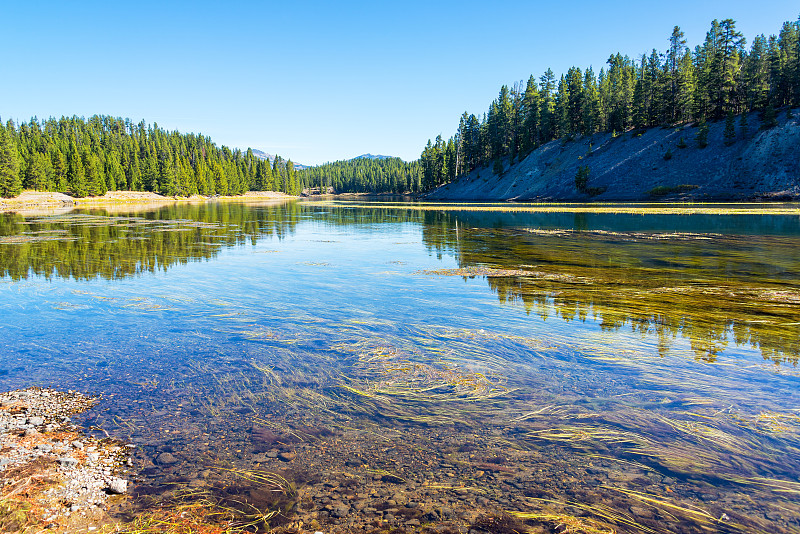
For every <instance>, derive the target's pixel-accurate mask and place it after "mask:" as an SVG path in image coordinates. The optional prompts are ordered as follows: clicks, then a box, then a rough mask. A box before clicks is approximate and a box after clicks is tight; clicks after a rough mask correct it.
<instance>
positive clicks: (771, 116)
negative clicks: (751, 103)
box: [761, 103, 778, 130]
mask: <svg viewBox="0 0 800 534" xmlns="http://www.w3.org/2000/svg"><path fill="white" fill-rule="evenodd" d="M777 125H778V117H777V115H776V114H775V108H774V107H772V104H771V103H770V104H767V107H766V109H765V110H764V113H762V114H761V129H762V130H768V129H770V128H774V127H775V126H777Z"/></svg>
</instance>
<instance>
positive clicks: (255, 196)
mask: <svg viewBox="0 0 800 534" xmlns="http://www.w3.org/2000/svg"><path fill="white" fill-rule="evenodd" d="M291 198H295V197H293V196H290V195H287V194H285V193H277V192H274V191H248V192H247V193H245V194H244V195H236V196H211V197H206V196H202V195H192V196H190V197H166V196H162V195H159V194H157V193H150V192H147V191H109V192H108V193H106V194H105V195H103V196H101V197H84V198H74V197H71V196H69V195H65V194H64V193H54V192H40V191H23V192H22V193H21V194H20V195H19V196H17V197H14V198H0V212H4V211H13V212H21V213H24V214H25V215H40V214H52V213H62V212H64V211H69V210H70V209H74V208H80V207H100V206H114V205H120V204H124V205H126V206H127V205H132V204H135V205H158V204H171V203H176V202H210V201H220V200H238V201H242V200H245V201H264V200H286V199H291Z"/></svg>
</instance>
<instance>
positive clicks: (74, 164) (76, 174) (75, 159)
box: [67, 136, 89, 197]
mask: <svg viewBox="0 0 800 534" xmlns="http://www.w3.org/2000/svg"><path fill="white" fill-rule="evenodd" d="M67 188H68V190H69V192H70V193H72V195H73V196H76V197H85V196H86V195H88V194H89V191H88V188H87V187H86V176H85V174H84V170H83V161H82V160H81V155H80V153H79V152H78V147H77V144H76V143H75V137H74V136H73V137H72V139H71V141H70V145H69V155H68V156H67Z"/></svg>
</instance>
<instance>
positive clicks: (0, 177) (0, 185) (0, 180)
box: [0, 124, 22, 197]
mask: <svg viewBox="0 0 800 534" xmlns="http://www.w3.org/2000/svg"><path fill="white" fill-rule="evenodd" d="M12 131H13V130H12ZM21 192H22V180H21V179H20V177H19V154H18V153H17V147H16V143H15V142H14V139H13V137H12V135H11V133H10V132H9V131H8V129H7V128H5V127H3V125H2V124H0V197H15V196H17V195H19V194H20V193H21Z"/></svg>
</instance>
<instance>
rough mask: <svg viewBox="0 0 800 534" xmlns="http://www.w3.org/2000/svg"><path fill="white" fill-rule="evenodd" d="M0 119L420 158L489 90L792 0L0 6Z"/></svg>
mask: <svg viewBox="0 0 800 534" xmlns="http://www.w3.org/2000/svg"><path fill="white" fill-rule="evenodd" d="M0 12H2V13H3V17H2V19H3V22H4V24H3V31H2V34H1V35H2V37H0V39H2V41H3V42H4V44H5V47H4V48H5V50H6V52H5V53H4V54H3V57H2V59H0V118H2V120H3V121H6V120H8V119H12V120H14V121H15V122H19V121H23V122H24V121H27V120H29V119H30V118H31V117H34V116H36V117H38V118H40V119H44V118H48V117H56V118H58V117H61V116H73V115H77V116H83V117H87V118H88V117H90V116H92V115H95V114H98V115H112V116H115V117H123V118H130V119H132V120H133V121H134V122H139V121H140V120H145V122H147V123H150V124H152V123H157V124H158V126H159V127H162V128H165V129H167V130H169V131H173V130H178V131H180V132H181V133H190V132H192V133H202V134H203V135H206V136H209V137H211V139H212V140H213V141H214V142H215V143H216V144H217V145H226V146H229V147H232V148H241V149H246V148H248V147H251V148H256V149H259V150H263V151H265V152H268V153H270V154H276V153H277V154H279V155H281V156H283V157H284V158H291V159H292V160H293V161H295V162H299V163H302V164H306V165H317V164H321V163H324V162H327V161H334V160H340V159H349V158H351V157H354V156H357V155H360V154H363V153H372V154H384V155H391V156H399V157H401V158H403V159H405V160H414V159H416V158H418V157H419V154H420V152H421V151H422V148H423V147H424V145H425V143H426V142H427V140H428V139H433V138H435V137H436V135H439V134H441V135H442V136H443V137H444V138H448V137H450V136H451V135H452V134H453V133H454V132H455V129H456V127H457V125H458V119H459V117H460V116H461V114H462V113H463V112H464V111H467V112H469V113H475V114H476V115H480V114H482V113H484V112H485V111H486V110H487V109H488V107H489V104H490V103H491V101H492V100H493V99H494V98H496V97H497V94H498V92H499V89H500V86H501V85H503V84H506V85H509V86H511V85H513V84H514V83H515V82H519V81H521V80H522V81H526V80H527V79H528V77H529V76H530V75H531V74H533V75H535V76H536V77H537V78H538V77H539V76H540V75H541V74H542V72H544V71H545V70H546V69H547V68H548V67H549V68H552V69H553V71H554V72H555V73H556V76H560V74H562V73H566V71H567V69H568V68H569V67H571V66H577V67H580V68H581V69H584V68H586V67H588V66H592V67H593V68H594V70H595V72H596V73H597V72H599V70H600V68H601V67H603V66H604V65H605V61H606V60H607V59H608V57H609V55H611V54H612V53H616V52H620V53H622V54H627V55H629V56H631V57H638V56H640V55H641V54H642V53H648V52H649V51H650V50H652V49H653V48H656V49H657V50H659V51H664V50H666V48H667V45H668V39H669V36H670V34H671V32H672V28H673V27H674V26H675V25H678V26H680V27H681V29H682V30H683V31H684V32H685V34H686V38H687V40H688V45H689V46H691V47H694V46H695V45H697V44H700V43H701V42H702V40H703V39H704V38H705V34H706V32H707V31H708V28H709V26H710V23H711V21H712V20H713V19H715V18H716V19H720V20H722V19H726V18H732V19H734V20H735V21H736V23H737V28H738V29H739V31H741V32H742V33H744V35H745V37H746V38H747V42H748V46H749V43H750V42H752V40H753V37H754V36H755V35H758V34H761V33H764V34H766V35H769V34H777V33H778V32H779V30H780V27H781V25H782V24H783V22H785V21H796V20H797V19H798V16H800V3H798V2H797V0H761V1H753V0H748V1H739V0H728V1H715V0H709V1H706V0H692V1H684V0H671V1H669V2H652V1H645V0H637V1H617V2H614V1H611V0H607V1H605V2H598V1H597V0H592V1H583V0H572V1H569V2H566V1H561V2H552V1H547V2H542V1H534V0H528V1H503V0H495V1H491V2H490V1H488V0H487V1H483V2H474V1H470V0H458V1H451V0H438V1H434V2H431V1H430V0H427V1H417V0H411V1H383V0H373V1H370V2H355V1H347V0H340V1H339V2H331V1H311V0H292V1H283V2H268V1H264V2H228V3H223V2H206V1H203V0H196V1H192V2H176V1H171V0H160V1H157V2H152V1H149V0H137V1H136V2H114V1H111V2H109V1H108V0H103V1H102V2H93V1H82V2H65V1H63V0H58V1H52V2H42V1H36V0H27V1H24V2H20V1H15V0H0Z"/></svg>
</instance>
